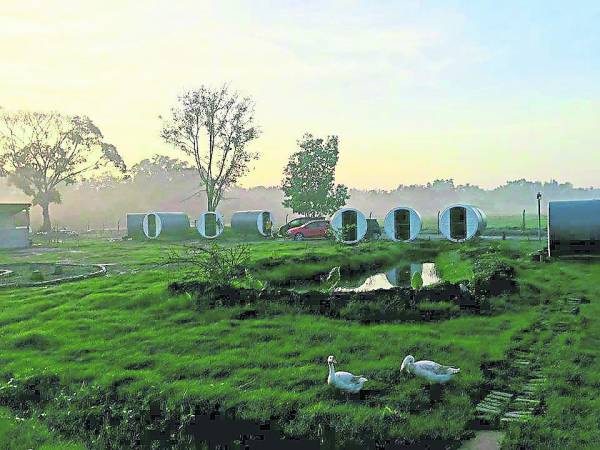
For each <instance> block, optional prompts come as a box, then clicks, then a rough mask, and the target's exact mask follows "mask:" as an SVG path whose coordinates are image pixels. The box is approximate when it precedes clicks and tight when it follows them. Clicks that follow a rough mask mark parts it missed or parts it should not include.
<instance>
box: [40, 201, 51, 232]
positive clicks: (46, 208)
mask: <svg viewBox="0 0 600 450" xmlns="http://www.w3.org/2000/svg"><path fill="white" fill-rule="evenodd" d="M40 206H41V207H42V217H43V218H44V223H42V228H41V229H40V231H51V230H52V222H51V221H50V204H49V203H43V204H41V203H40Z"/></svg>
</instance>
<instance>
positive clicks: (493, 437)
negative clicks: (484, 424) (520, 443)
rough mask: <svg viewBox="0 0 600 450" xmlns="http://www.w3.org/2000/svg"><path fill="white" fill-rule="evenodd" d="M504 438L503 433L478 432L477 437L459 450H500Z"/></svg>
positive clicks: (465, 443)
mask: <svg viewBox="0 0 600 450" xmlns="http://www.w3.org/2000/svg"><path fill="white" fill-rule="evenodd" d="M503 438H504V432H502V431H476V432H475V437H474V438H473V439H469V440H468V441H465V442H464V443H463V445H461V446H460V447H459V450H498V449H499V448H500V445H501V444H502V439H503Z"/></svg>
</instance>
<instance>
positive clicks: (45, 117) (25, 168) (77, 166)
mask: <svg viewBox="0 0 600 450" xmlns="http://www.w3.org/2000/svg"><path fill="white" fill-rule="evenodd" d="M108 164H112V165H114V166H115V167H116V168H118V169H119V170H121V171H122V172H124V171H125V170H126V167H125V163H124V162H123V159H122V158H121V156H120V155H119V153H118V152H117V149H116V148H115V146H114V145H112V144H108V143H106V142H104V141H103V136H102V133H101V132H100V129H99V128H98V127H97V126H96V125H95V124H94V123H93V122H92V121H91V120H90V119H89V118H87V117H84V116H65V115H62V114H60V113H57V112H49V113H40V112H26V111H20V112H16V113H12V114H11V113H3V114H1V115H0V176H3V177H7V178H8V181H9V183H10V184H13V185H14V186H16V187H17V188H19V189H20V190H22V191H23V192H24V193H25V194H27V195H30V196H31V197H32V198H33V203H34V204H37V205H40V206H41V208H42V214H43V219H44V222H43V225H42V230H50V228H51V221H50V209H49V206H50V204H51V203H60V201H61V197H60V192H59V187H60V186H61V185H67V184H72V183H75V182H76V181H77V180H78V179H79V178H80V177H81V176H82V175H83V174H84V173H86V172H89V171H93V170H97V169H100V168H101V167H105V166H107V165H108Z"/></svg>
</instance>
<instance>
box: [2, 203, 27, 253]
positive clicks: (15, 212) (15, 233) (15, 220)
mask: <svg viewBox="0 0 600 450" xmlns="http://www.w3.org/2000/svg"><path fill="white" fill-rule="evenodd" d="M29 208H31V204H29V203H0V248H1V249H10V248H27V247H31V240H30V239H29V226H30V222H29Z"/></svg>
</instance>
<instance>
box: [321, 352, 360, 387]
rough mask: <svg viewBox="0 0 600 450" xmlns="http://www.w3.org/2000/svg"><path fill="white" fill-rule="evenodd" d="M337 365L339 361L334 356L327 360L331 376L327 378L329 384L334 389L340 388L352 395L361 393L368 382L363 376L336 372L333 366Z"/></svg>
mask: <svg viewBox="0 0 600 450" xmlns="http://www.w3.org/2000/svg"><path fill="white" fill-rule="evenodd" d="M334 363H335V364H337V361H336V360H335V358H334V357H333V356H330V357H329V358H327V364H328V365H329V376H328V377H327V384H330V385H331V386H333V387H336V388H338V389H339V390H341V391H344V392H349V393H351V394H356V393H358V392H360V390H361V389H362V387H363V384H365V381H368V380H367V379H366V378H365V377H363V376H362V375H359V376H356V375H352V374H351V373H349V372H336V371H335V368H334V367H333V364H334Z"/></svg>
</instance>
